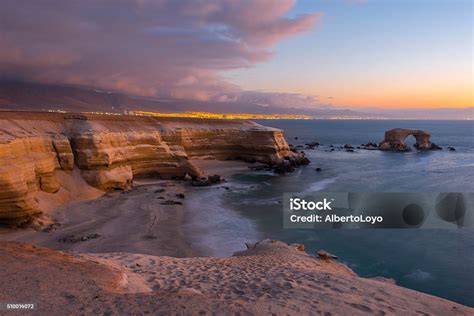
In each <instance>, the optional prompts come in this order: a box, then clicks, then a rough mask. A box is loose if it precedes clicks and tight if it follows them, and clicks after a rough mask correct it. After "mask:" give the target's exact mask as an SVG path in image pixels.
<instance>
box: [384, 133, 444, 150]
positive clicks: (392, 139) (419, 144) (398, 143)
mask: <svg viewBox="0 0 474 316" xmlns="http://www.w3.org/2000/svg"><path fill="white" fill-rule="evenodd" d="M411 135H412V136H414V137H415V139H416V143H415V148H416V149H418V150H437V149H441V147H439V146H438V145H436V144H434V143H432V142H431V141H430V138H431V134H430V133H428V132H425V131H422V130H412V129H405V128H394V129H391V130H389V131H387V132H385V138H384V140H383V142H381V143H380V144H379V149H380V150H394V151H409V150H410V147H409V146H408V145H407V144H406V143H405V139H406V138H407V137H408V136H411Z"/></svg>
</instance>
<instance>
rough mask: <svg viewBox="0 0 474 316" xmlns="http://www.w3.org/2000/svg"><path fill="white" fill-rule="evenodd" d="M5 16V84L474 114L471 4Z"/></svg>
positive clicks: (317, 4) (143, 0)
mask: <svg viewBox="0 0 474 316" xmlns="http://www.w3.org/2000/svg"><path fill="white" fill-rule="evenodd" d="M0 6H1V7H0V47H1V50H0V79H15V80H27V81H33V82H41V83H53V84H72V85H80V86H86V87H93V88H98V89H104V90H113V91H122V92H126V93H129V94H134V95H144V96H152V97H157V98H173V99H186V100H200V101H212V102H217V103H218V102H222V101H226V104H229V103H232V102H233V101H244V102H254V103H259V104H264V105H278V106H288V107H307V108H312V107H314V108H316V107H323V106H324V107H327V106H337V107H341V108H356V109H368V108H406V107H409V108H447V107H468V106H472V105H473V103H474V102H473V34H472V26H473V25H472V23H473V22H472V19H473V8H472V6H473V1H471V0H299V1H292V0H253V1H247V0H221V1H219V0H182V1H175V0H119V1H116V0H84V1H62V0H43V1H33V0H31V1H17V0H5V1H2V4H1V5H0Z"/></svg>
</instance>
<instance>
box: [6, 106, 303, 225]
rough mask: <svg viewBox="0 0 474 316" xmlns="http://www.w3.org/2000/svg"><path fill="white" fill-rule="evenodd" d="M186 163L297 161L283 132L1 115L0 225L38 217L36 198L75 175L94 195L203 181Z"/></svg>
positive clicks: (180, 122)
mask: <svg viewBox="0 0 474 316" xmlns="http://www.w3.org/2000/svg"><path fill="white" fill-rule="evenodd" d="M190 157H192V158H204V159H219V160H227V159H241V160H245V161H258V162H262V163H267V164H271V165H276V164H278V163H281V162H283V161H285V162H287V161H295V162H296V163H297V161H298V159H301V155H300V154H297V153H293V152H291V151H290V149H289V147H288V144H287V143H286V141H285V139H284V137H283V132H282V131H281V130H278V129H273V128H269V127H264V126H261V125H258V124H256V123H253V122H248V121H227V120H190V119H156V118H150V117H135V116H100V115H82V114H60V113H39V112H38V113H33V112H0V222H18V221H23V220H26V219H28V218H29V217H30V216H31V215H34V214H36V213H39V212H41V210H42V209H41V206H40V203H38V194H39V192H46V193H49V194H56V193H57V192H58V191H61V190H62V188H63V186H62V184H61V179H64V178H65V176H64V175H65V174H66V175H71V174H72V171H73V170H76V169H77V170H79V172H80V175H81V177H82V178H83V179H84V180H85V181H86V182H87V183H88V184H89V185H90V186H92V187H95V188H97V189H100V190H107V189H114V188H120V189H123V188H128V187H130V186H131V184H132V182H133V179H134V178H137V177H144V176H158V177H161V178H176V179H183V178H184V177H185V176H186V175H189V176H191V177H193V178H196V177H201V176H202V171H201V170H200V169H199V168H198V167H197V166H195V165H193V164H192V163H191V162H190V161H189V159H188V158H190ZM66 200H67V199H66ZM65 202H67V201H65Z"/></svg>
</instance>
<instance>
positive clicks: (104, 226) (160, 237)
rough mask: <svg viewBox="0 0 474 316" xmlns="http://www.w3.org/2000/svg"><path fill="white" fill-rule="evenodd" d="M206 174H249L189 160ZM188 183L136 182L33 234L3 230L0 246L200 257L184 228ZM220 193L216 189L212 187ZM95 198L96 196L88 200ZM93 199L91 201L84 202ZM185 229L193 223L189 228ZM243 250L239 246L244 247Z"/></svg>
mask: <svg viewBox="0 0 474 316" xmlns="http://www.w3.org/2000/svg"><path fill="white" fill-rule="evenodd" d="M193 163H195V164H196V165H198V166H199V167H200V168H201V169H203V171H204V172H205V174H207V175H213V174H219V175H221V176H223V177H224V178H225V177H227V176H230V175H231V174H233V173H236V172H239V171H243V170H247V169H248V165H249V164H248V163H244V162H239V161H212V160H193ZM196 189H197V188H194V187H192V186H191V184H190V181H181V180H176V181H174V180H157V179H140V180H136V181H135V182H134V185H133V188H132V189H130V190H127V191H109V192H106V193H104V194H103V195H102V196H100V197H98V198H95V199H88V200H86V201H81V202H76V203H72V204H68V205H66V206H64V207H60V208H58V209H54V210H51V211H50V212H48V213H47V214H45V215H44V216H43V218H45V219H44V221H45V222H51V224H50V225H47V226H45V227H41V229H40V230H39V231H38V230H35V229H33V228H23V229H19V230H13V229H7V228H1V229H0V240H14V241H19V242H26V243H30V244H34V245H38V246H43V247H48V248H52V249H57V250H61V251H72V252H79V253H104V252H129V253H140V254H148V255H155V256H172V257H192V256H197V255H201V253H200V248H198V247H194V248H193V247H192V246H191V244H190V243H189V242H188V240H192V236H189V235H187V233H186V231H184V230H183V227H182V224H183V222H184V220H185V219H184V216H185V214H186V213H189V212H192V211H193V205H192V204H190V203H188V201H187V200H186V195H187V194H188V192H189V190H196ZM215 189H216V190H219V186H216V187H215ZM92 197H95V196H92ZM88 198H91V196H88ZM187 224H188V225H192V223H189V222H187ZM242 246H243V245H242Z"/></svg>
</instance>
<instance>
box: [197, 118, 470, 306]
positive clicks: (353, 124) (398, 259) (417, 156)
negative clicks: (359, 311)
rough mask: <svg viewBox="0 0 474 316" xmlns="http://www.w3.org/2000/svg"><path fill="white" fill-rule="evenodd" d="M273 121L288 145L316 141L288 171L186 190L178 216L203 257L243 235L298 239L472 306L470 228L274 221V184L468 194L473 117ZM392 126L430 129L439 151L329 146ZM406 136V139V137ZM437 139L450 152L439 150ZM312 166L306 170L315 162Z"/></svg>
mask: <svg viewBox="0 0 474 316" xmlns="http://www.w3.org/2000/svg"><path fill="white" fill-rule="evenodd" d="M258 123H260V124H262V125H266V126H272V127H276V128H280V129H283V130H284V131H285V137H286V139H287V141H288V143H290V144H293V145H301V144H305V143H308V142H311V141H318V142H319V143H320V144H321V145H320V146H319V148H316V149H314V150H305V152H306V155H307V157H308V158H309V159H310V160H311V164H310V165H308V166H305V167H302V168H300V169H298V170H297V171H296V172H294V173H289V174H285V175H276V174H274V173H273V172H269V171H251V170H248V171H245V172H242V173H239V174H235V175H233V176H232V177H231V178H229V179H227V180H228V181H229V182H228V183H227V184H226V186H228V187H229V188H230V189H229V190H219V189H216V188H212V187H211V188H204V189H200V190H199V192H198V194H197V193H195V194H191V197H190V198H191V199H192V200H194V202H195V205H199V206H198V207H196V209H194V210H193V213H192V214H188V216H190V218H192V222H193V232H192V234H193V236H194V237H193V239H194V242H196V244H200V245H204V248H203V249H204V250H203V251H204V253H205V254H206V255H214V256H226V255H230V254H232V253H233V252H234V251H238V250H242V249H243V246H244V242H252V241H256V240H259V239H263V238H272V239H279V240H283V241H285V242H289V243H302V244H304V245H305V246H306V250H307V252H308V253H310V254H314V253H315V251H316V250H317V249H325V250H327V251H329V252H330V253H333V254H336V255H337V256H338V257H339V261H340V262H343V263H345V264H347V265H348V266H349V267H351V268H352V269H353V270H354V271H355V272H357V273H358V274H359V275H361V276H364V277H375V276H382V277H387V278H393V279H395V280H396V282H397V284H399V285H401V286H404V287H407V288H411V289H415V290H418V291H421V292H425V293H429V294H433V295H436V296H440V297H443V298H447V299H450V300H453V301H456V302H459V303H462V304H465V305H468V306H474V229H359V230H357V229H356V230H337V229H334V230H328V229H325V230H294V229H291V230H290V229H283V219H282V218H283V210H282V204H281V201H282V196H283V193H284V192H301V191H306V192H312V191H327V192H346V191H352V192H473V191H474V181H473V180H474V146H473V145H474V122H473V121H414V120H409V121H408V120H406V121H393V120H380V121H376V120H367V121H365V120H301V121H300V120H298V121H296V120H267V121H258ZM396 127H401V128H411V129H422V130H426V131H428V132H430V133H431V135H432V137H431V140H432V142H434V143H436V144H438V145H440V146H442V147H444V150H442V151H430V152H417V151H415V150H413V151H412V152H408V153H395V152H381V151H368V150H356V152H354V153H351V152H346V151H344V150H340V151H337V150H336V151H333V152H330V151H328V150H329V149H330V148H332V147H330V145H333V146H335V147H338V146H343V145H344V144H351V145H353V146H354V147H355V146H359V145H360V144H362V143H367V142H376V143H379V142H380V141H382V140H383V137H384V132H385V131H386V130H389V129H392V128H396ZM414 141H415V140H414V139H413V137H411V138H409V139H407V143H409V144H414ZM447 146H452V147H455V149H456V151H448V150H446V147H447ZM317 167H319V168H321V169H322V171H321V172H316V171H315V168H317Z"/></svg>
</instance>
